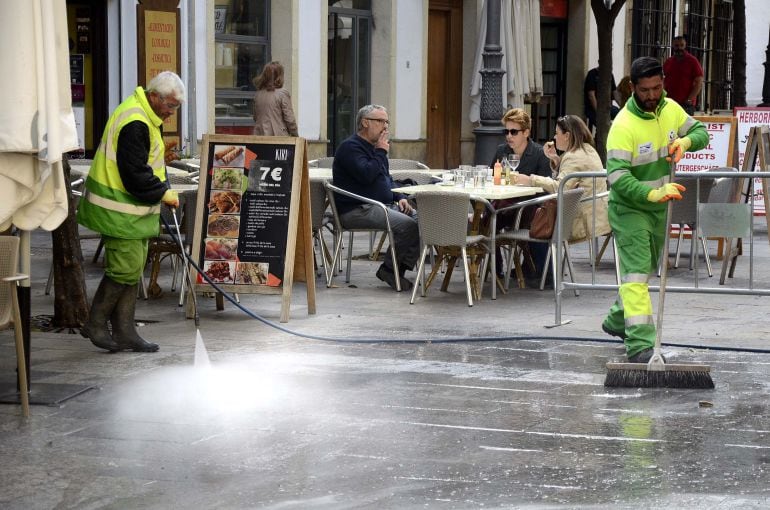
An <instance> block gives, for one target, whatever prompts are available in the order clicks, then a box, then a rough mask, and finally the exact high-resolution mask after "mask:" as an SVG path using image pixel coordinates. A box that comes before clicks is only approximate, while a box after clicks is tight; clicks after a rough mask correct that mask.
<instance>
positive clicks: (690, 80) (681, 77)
mask: <svg viewBox="0 0 770 510" xmlns="http://www.w3.org/2000/svg"><path fill="white" fill-rule="evenodd" d="M671 53H672V55H671V56H670V57H669V58H668V59H667V60H666V62H665V63H664V64H663V74H664V79H663V87H664V88H665V89H666V94H667V95H668V97H670V98H671V99H673V100H674V101H676V102H677V103H679V104H680V105H681V106H682V108H684V111H686V112H687V113H688V114H689V115H692V114H693V113H695V106H696V105H697V104H698V95H699V94H700V89H701V86H702V85H703V67H701V65H700V62H698V59H697V58H695V56H694V55H693V54H692V53H690V52H689V51H687V39H686V38H685V36H683V35H678V36H676V37H674V41H673V42H672V43H671Z"/></svg>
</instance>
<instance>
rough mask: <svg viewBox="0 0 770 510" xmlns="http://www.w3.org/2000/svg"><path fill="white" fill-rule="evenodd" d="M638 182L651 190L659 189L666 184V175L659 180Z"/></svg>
mask: <svg viewBox="0 0 770 510" xmlns="http://www.w3.org/2000/svg"><path fill="white" fill-rule="evenodd" d="M639 182H641V183H642V184H646V185H647V186H649V187H651V188H660V187H661V186H663V185H664V184H667V183H668V175H666V176H665V177H661V178H659V179H655V180H654V181H639Z"/></svg>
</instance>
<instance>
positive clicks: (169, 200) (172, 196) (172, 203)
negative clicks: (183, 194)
mask: <svg viewBox="0 0 770 510" xmlns="http://www.w3.org/2000/svg"><path fill="white" fill-rule="evenodd" d="M160 201H161V202H163V203H164V204H166V205H167V206H169V207H179V194H178V193H177V192H176V190H173V189H167V190H166V192H165V193H163V198H161V199H160Z"/></svg>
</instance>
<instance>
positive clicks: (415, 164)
mask: <svg viewBox="0 0 770 510" xmlns="http://www.w3.org/2000/svg"><path fill="white" fill-rule="evenodd" d="M388 166H389V167H390V169H391V170H430V168H429V167H428V165H426V164H424V163H420V162H419V161H416V160H414V159H388Z"/></svg>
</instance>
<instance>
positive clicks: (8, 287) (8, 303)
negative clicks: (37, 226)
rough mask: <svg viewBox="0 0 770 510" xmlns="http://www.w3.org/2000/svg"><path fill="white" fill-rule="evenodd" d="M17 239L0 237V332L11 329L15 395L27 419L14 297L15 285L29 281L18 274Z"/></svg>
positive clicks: (24, 374)
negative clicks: (16, 374)
mask: <svg viewBox="0 0 770 510" xmlns="http://www.w3.org/2000/svg"><path fill="white" fill-rule="evenodd" d="M18 270H19V238H18V237H16V236H0V283H2V285H0V330H3V329H8V328H9V327H13V335H14V339H15V341H16V370H17V371H18V378H19V396H20V397H21V410H22V413H23V414H24V416H25V417H26V416H29V393H28V390H27V388H28V386H27V363H26V360H25V358H24V336H23V334H22V331H21V324H22V323H21V313H20V311H19V300H18V296H17V294H16V286H17V284H18V282H20V281H22V280H26V279H28V278H29V276H27V275H23V274H19V273H18Z"/></svg>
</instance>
